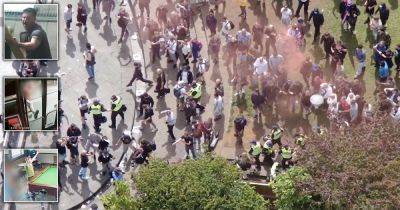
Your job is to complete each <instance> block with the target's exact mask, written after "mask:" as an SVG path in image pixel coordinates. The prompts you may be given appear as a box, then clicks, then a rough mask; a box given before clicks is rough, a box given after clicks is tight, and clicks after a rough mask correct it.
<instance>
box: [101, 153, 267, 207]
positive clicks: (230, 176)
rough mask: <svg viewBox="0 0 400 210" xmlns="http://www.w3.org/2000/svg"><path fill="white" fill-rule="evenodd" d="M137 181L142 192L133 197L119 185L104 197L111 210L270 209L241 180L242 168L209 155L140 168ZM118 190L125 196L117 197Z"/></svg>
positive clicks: (156, 161)
mask: <svg viewBox="0 0 400 210" xmlns="http://www.w3.org/2000/svg"><path fill="white" fill-rule="evenodd" d="M133 180H134V183H135V187H136V190H137V191H138V193H137V194H136V195H135V196H130V192H129V191H126V188H123V189H118V187H120V186H118V185H117V189H116V191H117V193H110V194H108V195H106V196H104V197H103V202H104V204H105V205H106V206H107V209H116V208H117V207H118V208H120V209H135V208H140V209H154V210H156V209H157V210H158V209H180V210H184V209H190V210H192V209H249V210H251V209H254V210H256V209H260V210H264V209H267V208H268V205H267V204H268V203H267V202H266V201H265V200H264V199H263V198H262V196H261V195H259V194H257V193H256V192H255V191H254V189H253V188H252V187H250V186H249V185H248V184H246V183H244V182H242V181H241V180H240V174H239V171H238V169H237V168H236V167H235V166H233V165H231V164H229V163H228V162H227V161H226V160H224V159H222V158H213V157H211V156H205V157H202V158H200V159H197V160H187V161H185V162H183V163H179V164H168V163H166V162H165V161H162V160H158V159H154V160H151V161H150V164H149V165H147V166H146V167H142V168H140V170H139V172H138V174H136V175H134V177H133ZM120 185H121V184H120ZM122 185H124V184H122ZM125 185H126V184H125ZM124 187H125V186H124ZM128 189H129V188H128ZM118 190H119V191H120V192H122V194H123V196H119V197H117V196H115V195H118ZM126 198H127V199H126ZM129 199H130V200H129ZM131 205H132V206H133V207H131ZM114 207H115V208H114ZM125 207H126V208H125Z"/></svg>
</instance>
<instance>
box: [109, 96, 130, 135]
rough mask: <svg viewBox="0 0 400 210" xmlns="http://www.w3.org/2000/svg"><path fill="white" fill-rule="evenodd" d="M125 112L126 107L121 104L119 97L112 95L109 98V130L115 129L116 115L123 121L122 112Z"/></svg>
mask: <svg viewBox="0 0 400 210" xmlns="http://www.w3.org/2000/svg"><path fill="white" fill-rule="evenodd" d="M125 111H126V106H125V105H124V104H123V103H122V98H121V96H116V95H112V96H111V125H110V126H108V127H110V128H116V126H115V124H116V123H115V121H116V118H117V115H120V116H121V118H122V120H124V112H125Z"/></svg>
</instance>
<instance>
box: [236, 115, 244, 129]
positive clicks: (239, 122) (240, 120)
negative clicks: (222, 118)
mask: <svg viewBox="0 0 400 210" xmlns="http://www.w3.org/2000/svg"><path fill="white" fill-rule="evenodd" d="M234 123H235V127H240V128H244V126H246V124H247V120H246V119H245V118H244V117H238V118H236V119H235V121H234Z"/></svg>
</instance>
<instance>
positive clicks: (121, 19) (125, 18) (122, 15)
mask: <svg viewBox="0 0 400 210" xmlns="http://www.w3.org/2000/svg"><path fill="white" fill-rule="evenodd" d="M117 16H118V20H117V23H118V26H119V27H120V28H121V36H120V37H119V40H118V44H119V43H121V42H122V38H123V37H124V36H125V35H126V36H128V35H129V32H128V29H127V26H128V23H129V14H128V12H126V10H125V9H124V8H121V9H120V10H119V12H118V15H117Z"/></svg>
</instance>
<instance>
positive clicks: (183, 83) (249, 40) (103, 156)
mask: <svg viewBox="0 0 400 210" xmlns="http://www.w3.org/2000/svg"><path fill="white" fill-rule="evenodd" d="M310 1H311V0H298V4H297V6H298V7H297V9H296V11H293V5H283V6H282V8H279V9H278V11H279V14H280V19H281V22H277V23H269V24H266V23H265V21H262V19H261V18H259V19H258V20H257V21H256V22H254V23H251V24H252V25H251V27H248V28H246V27H243V28H239V27H240V26H241V25H243V24H242V23H245V22H248V19H249V14H248V10H249V7H250V4H256V5H257V7H256V8H257V9H258V10H265V9H266V8H265V7H266V5H265V1H262V0H258V1H247V0H238V1H237V2H238V4H239V6H240V11H241V13H240V14H239V17H240V20H239V22H234V21H232V20H231V19H230V18H229V17H228V14H223V15H222V16H221V15H217V14H218V13H219V12H220V10H221V6H222V7H226V4H227V3H228V1H226V0H213V1H204V2H203V1H198V2H199V3H196V4H193V3H191V2H190V1H187V0H180V1H176V2H174V4H173V5H174V6H172V7H171V4H165V3H162V4H161V5H159V6H158V7H157V8H156V14H155V16H152V15H151V14H150V11H151V10H150V0H139V1H138V6H139V10H140V14H139V17H141V18H143V19H145V24H144V31H145V32H146V33H143V34H142V37H141V38H143V39H146V40H149V41H150V43H151V44H150V45H151V47H150V58H151V60H150V65H152V66H156V67H157V68H155V69H156V71H155V72H154V73H155V74H156V77H155V78H156V80H155V81H153V80H150V79H148V78H145V77H144V74H143V70H144V69H143V68H144V67H143V66H142V64H141V63H140V62H134V64H133V65H134V67H133V68H134V71H133V77H132V79H131V81H130V82H129V83H128V84H126V86H127V87H131V86H132V85H133V82H134V81H136V80H140V81H142V82H145V83H147V84H148V85H149V86H150V87H151V86H153V83H155V84H156V85H155V87H154V89H152V90H154V92H156V93H157V97H156V98H157V100H163V98H164V97H165V96H166V95H167V94H173V96H174V97H175V98H176V104H177V107H176V109H168V110H165V111H163V112H161V113H162V114H163V115H164V116H165V119H166V120H165V122H166V126H167V130H168V138H169V139H170V142H169V143H170V144H176V143H183V144H184V145H185V151H186V153H187V154H186V158H190V157H193V158H194V159H195V158H197V157H198V156H199V154H201V153H202V152H204V148H206V149H209V148H211V147H210V144H211V143H212V142H213V140H214V139H215V138H218V135H217V132H215V131H214V127H215V124H218V123H220V122H221V121H223V120H224V100H227V101H230V98H228V99H227V98H224V96H225V95H226V94H225V91H224V89H225V90H226V88H228V87H224V83H223V82H222V78H217V79H216V80H215V81H207V79H205V78H206V77H205V75H207V74H209V73H210V71H215V68H213V67H214V66H220V65H221V66H224V67H226V69H227V70H228V73H229V75H230V78H231V79H230V82H229V85H230V86H229V88H232V90H233V96H232V97H233V98H234V99H233V100H234V101H235V104H236V106H237V107H238V109H237V110H236V109H235V111H234V112H232V113H233V115H234V116H232V119H234V120H233V122H232V123H233V127H234V132H235V133H234V136H235V137H236V138H237V140H238V141H242V138H247V135H246V133H247V132H251V131H250V130H251V129H249V125H248V124H249V123H248V121H250V120H251V119H250V118H249V117H248V114H249V113H247V115H246V113H245V112H246V110H243V109H242V108H241V107H242V105H243V104H246V100H250V101H251V104H252V106H253V110H254V113H250V114H254V119H253V120H254V121H255V122H256V121H259V122H262V119H263V118H268V119H274V122H273V123H271V126H270V127H269V129H268V130H270V131H269V132H268V133H265V134H264V135H262V138H261V139H254V140H251V141H250V142H251V143H250V150H249V151H248V152H245V153H242V154H240V155H238V157H237V164H238V165H239V166H240V168H241V169H243V170H245V171H247V170H250V168H252V166H253V165H254V166H255V168H256V170H261V168H262V167H261V166H262V165H264V164H266V165H268V166H269V167H271V171H273V172H272V173H270V177H271V178H273V177H274V176H275V171H277V168H281V169H286V168H288V167H290V166H291V165H293V164H295V161H293V156H294V155H295V151H296V150H298V149H302V148H303V147H304V145H305V144H307V136H308V135H309V134H310V133H311V132H317V133H319V134H321V135H323V133H326V132H345V130H346V129H351V128H352V127H354V126H358V125H359V124H360V123H361V122H364V121H366V122H368V121H370V120H371V119H372V118H373V117H374V116H376V114H377V113H380V114H382V113H386V114H388V115H390V116H391V117H392V119H393V121H394V122H400V103H399V100H400V92H399V90H398V88H397V87H396V84H395V80H396V79H397V78H399V72H400V44H398V45H395V46H394V45H393V44H392V43H391V37H390V34H389V33H388V31H387V28H389V27H395V26H391V25H388V24H387V23H388V20H389V18H390V13H389V9H388V8H387V6H386V5H385V4H384V3H382V4H380V5H379V6H378V3H377V1H376V0H366V1H365V2H364V5H363V7H364V8H365V13H366V14H367V15H368V19H366V20H365V22H363V23H364V24H365V25H366V27H368V28H369V32H370V33H371V35H372V37H371V43H372V46H373V55H367V54H366V49H365V48H366V46H363V45H358V46H356V47H355V49H349V48H348V47H347V46H346V45H352V44H353V43H344V42H343V41H341V39H340V38H338V34H334V33H333V32H332V31H331V30H328V29H327V28H324V27H323V26H324V24H325V21H326V20H325V16H324V11H323V10H322V9H319V8H313V9H312V10H311V11H310V12H309V5H310ZM249 2H250V3H249ZM169 3H172V2H170V1H169ZM98 4H101V5H102V11H103V12H104V13H105V17H104V18H105V19H106V23H105V24H111V23H112V17H111V11H112V10H113V8H115V4H116V2H115V1H114V0H102V1H101V2H100V3H99V2H98V1H96V0H94V1H93V9H96V7H97V9H99V7H100V6H99V5H98ZM124 4H125V3H124V1H122V2H121V5H124ZM198 8H200V12H203V13H204V11H205V10H204V8H208V10H207V12H205V13H206V14H204V15H205V16H204V18H203V24H204V26H205V30H206V31H207V35H209V37H210V38H209V39H207V40H203V39H199V38H197V36H196V35H195V34H193V33H191V30H190V29H191V28H192V27H194V26H193V24H194V22H193V19H192V18H193V16H194V15H197V13H198V12H199V11H198V10H196V9H198ZM302 9H303V10H304V13H303V14H302V15H301V14H300V13H301V10H302ZM336 9H337V10H338V11H339V13H340V20H338V21H340V22H341V26H342V30H343V31H342V33H344V34H345V36H349V37H352V36H356V34H357V31H356V30H355V29H356V24H357V21H358V16H359V15H360V14H361V11H360V9H361V6H359V5H356V3H355V1H352V0H342V1H341V3H340V5H339V8H336ZM73 13H74V10H73V6H72V5H70V4H69V5H68V6H67V7H66V8H65V11H64V20H65V24H66V27H65V31H66V33H67V34H70V31H71V22H73V20H72V19H73ZM77 13H78V14H77V26H78V27H82V26H83V32H82V31H81V30H79V33H87V27H86V18H87V12H86V9H85V8H84V7H83V6H82V4H78V6H77ZM152 17H155V18H152ZM133 18H135V17H133ZM133 18H131V17H130V15H129V13H128V12H127V10H126V9H125V8H124V7H121V9H120V10H119V12H118V15H117V24H118V26H119V27H120V28H121V35H120V38H119V40H118V43H121V42H124V41H126V39H124V38H126V37H127V35H129V32H128V29H127V28H128V25H129V24H130V22H131V21H132V19H133ZM311 25H313V26H314V29H311ZM309 31H313V32H314V36H313V42H312V43H310V44H312V45H315V46H319V45H320V46H321V47H322V49H323V51H324V52H325V55H323V56H322V57H323V58H322V59H323V60H325V64H320V63H319V61H317V60H316V59H314V58H313V57H312V56H309V55H307V53H306V52H305V51H306V49H307V45H309V43H306V34H307V33H309ZM288 49H290V50H291V51H296V52H300V53H301V54H302V55H303V56H302V57H301V59H302V60H301V62H302V64H301V66H300V68H299V69H288V66H290V65H288V63H287V60H288V58H289V56H291V52H288ZM350 50H352V51H353V50H354V52H349V51H350ZM221 51H222V52H221ZM96 53H97V52H96V49H95V48H94V47H93V46H92V45H91V44H89V43H87V45H86V50H85V52H84V60H85V66H86V70H87V72H88V80H89V81H94V80H95V68H94V66H95V65H96V62H95V56H96ZM349 53H351V54H352V55H354V57H355V60H356V65H355V70H354V75H351V76H349V75H348V74H347V75H346V74H345V71H346V72H349V71H351V70H348V69H345V67H344V61H345V59H346V56H347V55H348V54H349ZM205 55H207V56H205ZM368 56H372V57H373V64H371V65H373V66H374V67H375V75H376V89H375V90H374V96H375V99H376V103H375V102H374V101H367V100H366V99H365V93H366V88H367V87H366V86H365V77H366V71H367V68H368V67H369V65H368V64H367V58H368ZM165 60H166V62H167V66H168V68H167V70H165V69H163V68H161V67H160V66H161V63H162V62H163V61H165ZM33 66H36V67H33ZM38 66H39V64H38V63H35V62H32V61H26V62H23V63H22V64H21V68H20V70H19V74H20V76H35V75H36V74H35V72H37V70H35V69H38V68H39V67H38ZM294 71H296V72H299V75H301V76H300V77H299V78H301V79H297V80H293V79H292V78H293V76H292V74H293V72H294ZM393 71H394V72H393ZM168 74H174V76H173V78H176V79H175V80H174V85H173V86H171V88H170V87H168V80H167V75H168ZM208 83H213V84H214V92H213V93H212V94H213V96H214V100H213V103H212V105H211V106H213V117H212V118H208V119H205V120H202V119H201V116H202V115H203V113H204V111H205V108H206V107H207V106H210V104H204V103H203V102H202V96H203V95H204V93H205V90H206V88H205V85H206V84H208ZM138 97H139V101H140V103H139V105H138V107H137V108H138V110H137V113H138V118H139V119H141V121H140V123H139V126H138V127H136V130H135V132H137V133H139V134H140V136H142V134H143V132H144V130H143V128H144V127H146V126H150V127H151V128H152V129H151V132H158V128H157V126H159V125H157V124H155V123H154V120H153V119H152V118H153V117H154V110H153V109H154V108H153V106H154V103H155V99H154V98H153V97H152V96H151V94H149V93H148V92H144V93H143V94H141V95H140V96H138ZM229 97H230V96H229ZM103 102H104V101H103ZM110 102H111V106H110V107H109V108H108V107H105V106H104V105H103V103H102V100H100V99H93V100H91V99H89V98H88V96H86V95H82V96H81V97H79V99H78V104H79V110H80V114H81V124H82V128H79V126H77V125H76V124H71V125H70V126H69V128H68V130H67V137H62V138H60V139H59V140H58V141H57V148H58V151H59V155H60V158H59V161H60V164H61V166H62V167H65V165H66V164H67V163H69V164H78V163H79V162H80V167H81V169H80V171H79V174H78V175H79V177H80V178H81V179H83V180H86V179H88V178H89V177H88V176H87V167H88V166H89V165H88V162H89V157H91V156H93V157H94V160H95V161H96V160H98V161H99V162H101V163H102V165H103V169H102V174H110V175H111V177H112V178H113V179H114V180H120V179H122V174H123V173H124V171H125V170H126V169H125V166H122V165H125V164H126V165H132V164H133V165H137V164H143V163H144V164H145V163H147V162H148V157H149V155H150V154H151V153H152V152H153V151H155V150H156V147H157V146H156V143H157V140H156V139H155V140H154V139H145V140H142V139H137V137H135V136H134V132H133V131H126V132H124V133H123V134H122V135H121V138H120V141H121V142H122V144H123V145H124V152H127V151H128V149H131V150H132V151H133V152H132V155H131V156H130V157H127V158H125V159H122V161H121V162H123V164H122V163H120V164H119V165H117V166H111V164H110V162H111V160H112V159H113V158H115V157H114V156H115V155H113V154H112V153H113V152H112V150H111V149H110V148H109V146H110V144H111V143H110V140H109V139H108V138H107V137H106V136H104V135H102V134H100V131H101V125H102V124H103V123H104V122H106V119H105V116H104V115H103V114H104V112H107V111H109V112H111V125H110V126H109V127H110V129H115V128H116V118H117V116H120V117H121V119H122V120H124V118H125V117H126V116H125V115H124V112H125V111H126V109H127V107H126V106H125V105H124V103H123V100H122V98H121V97H120V96H118V95H113V96H111V101H110ZM378 111H379V112H378ZM178 112H182V113H184V116H185V119H184V120H185V121H186V125H187V126H186V128H185V129H184V130H185V131H184V134H183V135H182V136H180V137H177V136H176V134H175V133H174V132H176V128H175V127H174V126H175V124H176V121H177V117H176V116H177V113H178ZM62 114H63V113H62V109H61V110H60V116H62ZM311 114H313V115H316V116H319V117H322V118H325V119H326V121H327V123H319V124H318V125H317V126H316V128H315V129H312V128H311V127H310V126H306V125H305V124H304V123H300V124H299V125H297V126H296V128H295V129H293V130H290V129H287V128H286V127H285V123H287V121H288V120H289V119H290V117H291V116H300V118H301V119H302V120H301V122H304V121H308V120H309V119H310V116H311ZM89 115H92V117H93V121H94V129H95V132H92V133H90V135H89V136H88V137H87V139H84V138H82V137H81V136H82V132H81V129H88V128H89V126H88V125H87V123H86V120H87V117H88V116H89ZM299 122H300V121H299ZM80 142H81V143H82V144H83V145H84V147H83V149H79V148H78V147H79V146H78V145H79V144H81V143H80ZM203 145H206V147H204V146H203ZM91 148H93V151H90V150H91ZM67 149H68V150H69V154H70V159H69V161H67V160H66V154H67ZM96 157H97V158H96ZM260 158H261V159H260ZM261 160H262V161H261ZM126 161H127V162H126Z"/></svg>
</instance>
